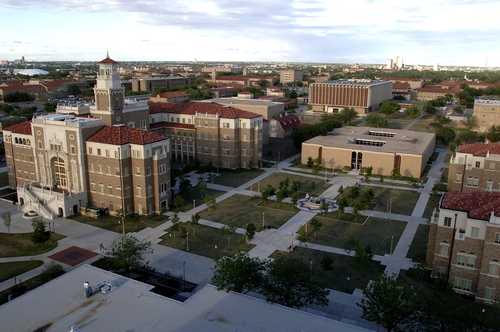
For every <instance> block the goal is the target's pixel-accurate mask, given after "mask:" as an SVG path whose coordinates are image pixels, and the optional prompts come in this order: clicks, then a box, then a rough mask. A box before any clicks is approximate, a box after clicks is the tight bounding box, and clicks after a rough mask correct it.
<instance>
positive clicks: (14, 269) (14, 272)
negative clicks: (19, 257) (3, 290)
mask: <svg viewBox="0 0 500 332" xmlns="http://www.w3.org/2000/svg"><path fill="white" fill-rule="evenodd" d="M42 264H43V262H42V261H36V260H33V261H20V262H8V263H0V282H2V281H5V280H7V279H10V278H13V277H15V276H18V275H20V274H23V273H25V272H28V271H30V270H33V269H35V268H37V267H39V266H40V265H42Z"/></svg>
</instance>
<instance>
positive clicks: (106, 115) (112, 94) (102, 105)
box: [91, 53, 125, 126]
mask: <svg viewBox="0 0 500 332" xmlns="http://www.w3.org/2000/svg"><path fill="white" fill-rule="evenodd" d="M98 65H99V71H98V72H97V83H96V86H95V88H94V96H95V110H93V111H91V114H92V115H93V116H96V117H99V118H101V119H102V120H103V121H104V123H105V124H106V125H108V126H111V125H113V124H116V123H121V121H122V112H123V104H124V99H125V90H124V89H123V88H122V86H121V81H120V74H119V73H118V62H116V61H114V60H113V59H111V58H110V57H109V53H108V54H106V58H105V59H104V60H102V61H99V62H98Z"/></svg>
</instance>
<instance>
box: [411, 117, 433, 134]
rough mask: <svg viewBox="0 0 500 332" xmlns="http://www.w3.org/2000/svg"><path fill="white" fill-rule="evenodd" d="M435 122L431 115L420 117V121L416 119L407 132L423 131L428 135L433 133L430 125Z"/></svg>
mask: <svg viewBox="0 0 500 332" xmlns="http://www.w3.org/2000/svg"><path fill="white" fill-rule="evenodd" d="M435 121H436V120H435V119H434V116H433V115H426V116H424V117H422V118H421V119H418V120H417V121H415V123H413V125H412V126H411V127H410V128H408V129H409V130H415V131H425V132H428V133H434V128H433V127H431V125H430V124H431V123H433V122H435Z"/></svg>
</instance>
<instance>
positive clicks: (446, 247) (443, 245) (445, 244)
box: [439, 242, 450, 257]
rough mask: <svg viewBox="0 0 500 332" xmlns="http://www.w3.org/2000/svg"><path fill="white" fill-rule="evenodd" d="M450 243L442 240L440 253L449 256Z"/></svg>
mask: <svg viewBox="0 0 500 332" xmlns="http://www.w3.org/2000/svg"><path fill="white" fill-rule="evenodd" d="M449 248H450V245H449V244H448V242H441V243H440V244H439V255H440V256H443V257H448V251H449Z"/></svg>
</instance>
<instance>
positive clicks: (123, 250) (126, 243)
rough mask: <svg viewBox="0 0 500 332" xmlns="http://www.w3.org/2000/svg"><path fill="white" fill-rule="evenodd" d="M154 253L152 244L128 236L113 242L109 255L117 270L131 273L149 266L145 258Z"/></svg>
mask: <svg viewBox="0 0 500 332" xmlns="http://www.w3.org/2000/svg"><path fill="white" fill-rule="evenodd" d="M174 216H175V215H174ZM152 252H153V250H152V249H151V242H147V241H141V240H139V239H137V238H136V237H134V236H132V235H130V234H127V235H125V236H122V237H121V238H119V239H117V240H115V241H114V242H113V245H112V247H111V251H110V252H109V253H108V254H109V255H110V257H111V260H112V264H113V266H114V267H115V268H117V269H124V270H128V271H130V270H132V269H134V268H139V267H142V266H144V265H147V263H144V256H145V255H146V254H148V253H152Z"/></svg>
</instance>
